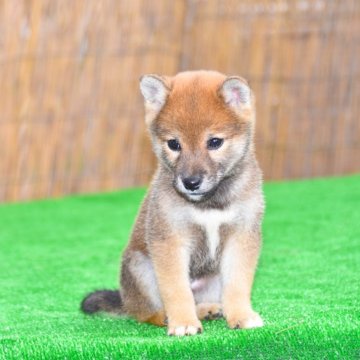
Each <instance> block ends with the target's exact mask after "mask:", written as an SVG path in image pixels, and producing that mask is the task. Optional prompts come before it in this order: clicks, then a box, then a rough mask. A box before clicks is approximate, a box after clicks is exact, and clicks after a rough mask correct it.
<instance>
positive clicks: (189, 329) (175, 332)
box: [168, 325, 202, 336]
mask: <svg viewBox="0 0 360 360" xmlns="http://www.w3.org/2000/svg"><path fill="white" fill-rule="evenodd" d="M201 332H202V328H201V327H199V326H193V325H187V326H172V327H169V328H168V335H170V336H185V335H196V334H199V333H201Z"/></svg>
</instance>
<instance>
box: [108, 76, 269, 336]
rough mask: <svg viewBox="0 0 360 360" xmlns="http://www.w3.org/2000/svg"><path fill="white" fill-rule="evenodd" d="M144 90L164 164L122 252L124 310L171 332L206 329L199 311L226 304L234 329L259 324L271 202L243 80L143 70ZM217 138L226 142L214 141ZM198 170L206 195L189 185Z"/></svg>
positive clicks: (218, 311) (213, 312)
mask: <svg viewBox="0 0 360 360" xmlns="http://www.w3.org/2000/svg"><path fill="white" fill-rule="evenodd" d="M141 90H142V93H143V95H144V98H145V107H146V123H147V125H148V127H149V131H150V134H151V137H152V142H153V145H154V151H155V153H156V155H157V156H158V158H159V167H158V169H157V171H156V174H155V176H154V179H153V182H152V184H151V187H150V189H149V192H148V194H147V196H146V198H145V200H144V202H143V205H142V207H141V210H140V213H139V216H138V218H137V220H136V223H135V226H134V230H133V234H132V237H131V240H130V242H129V245H128V247H127V249H126V250H125V252H124V255H123V260H122V271H121V298H122V305H121V312H122V313H125V314H128V315H131V316H133V317H135V318H136V319H138V320H139V321H144V322H150V323H152V324H154V325H158V326H162V325H164V324H165V323H167V325H168V334H169V335H186V334H189V335H193V334H195V333H197V332H201V331H202V326H201V323H200V321H199V319H205V318H206V319H210V318H216V317H219V316H222V311H224V315H225V317H226V319H227V322H228V324H229V326H230V327H231V328H246V327H254V326H261V325H262V321H261V318H260V317H259V315H258V314H256V313H255V312H254V311H253V310H252V307H251V301H250V296H251V287H252V283H253V278H254V272H255V268H256V264H257V260H258V256H259V251H260V247H261V220H262V214H263V208H264V204H263V196H262V189H261V186H262V179H261V172H260V170H259V168H258V165H257V162H256V159H255V154H254V146H253V132H254V125H255V109H254V97H253V95H252V93H251V92H250V90H249V88H248V85H247V83H246V81H245V80H243V79H242V78H238V77H231V78H228V77H226V76H225V75H223V74H220V73H217V72H206V71H198V72H185V73H180V74H178V75H176V76H175V77H173V78H170V77H161V76H157V75H150V76H146V77H144V78H142V80H141ZM213 137H218V138H221V139H224V142H223V145H222V146H221V147H220V148H219V149H215V150H213V149H209V148H208V147H207V146H208V145H207V141H208V140H209V139H211V138H213ZM171 139H177V140H179V142H180V144H181V150H180V151H173V150H171V149H169V146H168V144H167V142H168V140H171ZM194 174H196V175H199V176H201V178H202V183H201V185H200V190H199V194H197V193H196V191H193V190H191V191H188V190H186V189H185V188H184V186H183V184H182V181H183V179H184V178H186V177H189V176H193V175H194ZM202 188H203V189H204V190H201V189H202ZM201 191H203V192H201ZM104 310H109V309H108V308H106V309H104Z"/></svg>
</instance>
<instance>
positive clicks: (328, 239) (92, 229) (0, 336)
mask: <svg viewBox="0 0 360 360" xmlns="http://www.w3.org/2000/svg"><path fill="white" fill-rule="evenodd" d="M265 194H266V199H267V210H266V216H265V221H264V227H263V228H264V245H263V252H262V256H261V260H260V264H259V268H258V272H257V276H256V281H255V286H254V292H253V304H254V307H255V309H256V310H258V311H259V312H260V313H261V314H262V316H263V318H264V319H265V322H266V326H265V327H264V328H261V329H254V330H229V329H228V328H227V327H226V323H225V321H224V320H217V321H212V322H211V321H208V322H203V324H204V333H203V334H201V335H197V336H194V337H184V338H175V337H167V336H166V335H165V329H164V328H157V327H154V326H151V325H146V324H139V323H137V322H136V321H134V320H130V319H123V318H116V317H111V316H108V315H100V316H93V317H91V316H85V315H83V314H82V313H80V311H79V304H80V301H81V299H82V297H83V295H84V294H86V293H87V292H89V291H90V290H93V289H97V288H116V287H117V282H118V271H119V259H120V256H119V254H120V252H121V251H122V250H123V249H124V246H125V244H126V242H127V239H128V235H129V232H130V229H131V225H132V223H133V221H134V217H135V215H136V212H137V209H138V207H139V203H140V201H141V199H142V197H143V195H144V190H143V189H134V190H126V191H121V192H116V193H110V194H101V195H90V196H74V197H70V198H66V199H62V200H46V201H36V202H31V203H22V204H9V205H2V206H0V248H1V252H0V292H1V296H0V358H1V359H57V358H58V359H127V358H130V359H161V358H166V359H181V358H183V359H212V358H213V359H242V358H244V359H288V358H291V359H299V358H301V359H310V358H316V359H319V358H321V359H331V358H341V359H359V358H360V337H359V336H360V286H359V285H360V176H358V175H357V176H350V177H345V178H333V179H321V180H311V181H296V182H287V183H271V184H266V186H265ZM169 256H171V254H169Z"/></svg>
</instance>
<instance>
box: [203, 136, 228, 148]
mask: <svg viewBox="0 0 360 360" xmlns="http://www.w3.org/2000/svg"><path fill="white" fill-rule="evenodd" d="M223 142H224V139H219V138H211V139H210V140H208V142H207V148H208V149H209V150H216V149H218V148H219V147H220V146H221V145H222V144H223Z"/></svg>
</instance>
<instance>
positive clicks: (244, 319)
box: [227, 311, 264, 329]
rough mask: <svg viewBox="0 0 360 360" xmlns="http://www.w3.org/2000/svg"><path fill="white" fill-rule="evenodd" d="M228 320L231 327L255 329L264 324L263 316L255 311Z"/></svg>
mask: <svg viewBox="0 0 360 360" xmlns="http://www.w3.org/2000/svg"><path fill="white" fill-rule="evenodd" d="M227 322H228V324H229V327H230V328H231V329H253V328H258V327H262V326H264V322H263V320H262V318H261V316H260V315H259V314H258V313H256V312H254V311H252V312H250V313H248V314H246V315H244V314H243V315H239V316H232V317H231V318H227Z"/></svg>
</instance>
